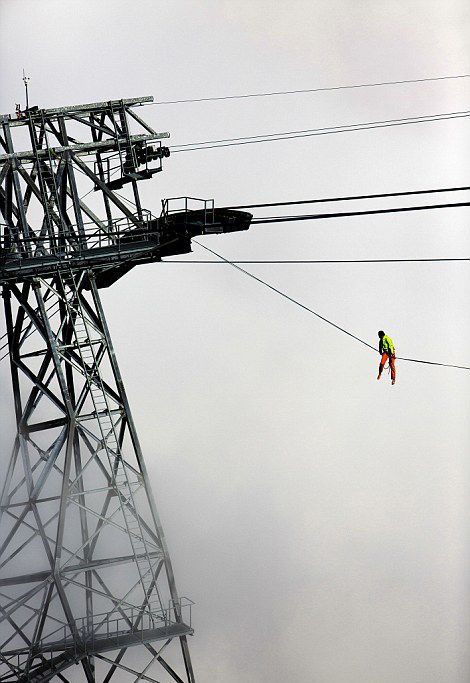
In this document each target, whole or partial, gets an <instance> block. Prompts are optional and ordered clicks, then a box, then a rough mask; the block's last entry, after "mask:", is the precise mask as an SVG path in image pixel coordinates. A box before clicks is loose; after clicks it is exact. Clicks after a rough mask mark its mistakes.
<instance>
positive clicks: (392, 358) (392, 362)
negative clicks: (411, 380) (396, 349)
mask: <svg viewBox="0 0 470 683" xmlns="http://www.w3.org/2000/svg"><path fill="white" fill-rule="evenodd" d="M387 359H388V360H389V361H390V369H391V371H392V382H394V381H395V377H396V370H395V356H394V355H392V354H390V355H389V354H388V353H383V354H382V359H381V361H380V365H379V376H380V375H381V374H382V370H383V369H384V366H385V363H386V362H387Z"/></svg>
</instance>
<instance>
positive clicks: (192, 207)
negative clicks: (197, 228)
mask: <svg viewBox="0 0 470 683" xmlns="http://www.w3.org/2000/svg"><path fill="white" fill-rule="evenodd" d="M183 211H184V212H185V214H186V216H187V218H189V215H190V214H188V212H191V211H199V212H201V214H202V215H203V217H204V225H211V224H212V223H213V222H214V200H213V199H199V198H197V197H170V198H168V199H162V216H163V217H164V218H165V217H167V216H169V215H171V214H173V213H181V212H183Z"/></svg>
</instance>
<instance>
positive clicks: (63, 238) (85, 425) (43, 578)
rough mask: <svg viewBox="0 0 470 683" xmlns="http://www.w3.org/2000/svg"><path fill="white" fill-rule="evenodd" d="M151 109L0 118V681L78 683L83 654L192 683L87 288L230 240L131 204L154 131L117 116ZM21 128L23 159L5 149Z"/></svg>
mask: <svg viewBox="0 0 470 683" xmlns="http://www.w3.org/2000/svg"><path fill="white" fill-rule="evenodd" d="M152 99H153V98H149V97H147V98H145V97H144V98H133V99H130V100H111V101H108V102H97V103H92V104H84V105H77V106H72V107H59V108H54V109H36V108H30V109H28V110H27V111H26V112H22V113H20V117H19V118H18V119H17V120H12V119H11V117H9V116H0V128H1V134H0V151H1V153H0V285H1V286H2V287H3V298H4V307H5V317H6V322H7V337H8V347H9V356H10V371H11V378H12V387H13V403H14V413H15V418H16V424H17V433H16V437H15V440H14V444H13V449H12V454H11V458H10V461H9V464H8V465H7V466H6V467H5V468H4V470H3V471H4V473H5V474H4V481H3V486H2V491H1V496H0V522H1V525H2V526H1V527H0V538H1V543H0V571H1V572H2V575H0V587H2V593H0V596H1V598H2V601H3V606H2V609H1V610H0V631H1V636H0V649H1V655H0V683H9V682H10V681H13V680H15V681H19V682H20V683H23V682H24V683H26V682H27V681H31V682H33V681H37V682H38V683H39V681H44V682H45V681H49V680H52V679H53V678H59V679H60V680H66V679H65V678H64V676H63V674H62V672H63V671H64V670H66V669H67V668H68V667H69V666H71V665H72V664H75V663H80V665H81V667H82V669H83V676H84V680H86V681H87V682H88V683H93V682H96V681H97V680H98V674H97V673H96V670H95V666H94V665H95V657H96V659H98V660H100V664H103V665H104V664H106V666H107V670H106V671H104V672H103V675H102V683H109V681H111V680H112V679H113V677H114V676H115V674H116V672H118V671H119V670H122V671H126V672H128V673H132V674H133V675H135V677H136V678H135V680H136V681H139V680H142V681H143V680H148V681H154V680H156V679H154V678H153V677H152V676H151V675H150V669H152V674H153V669H154V668H155V669H156V670H157V671H158V673H157V674H156V675H157V679H158V681H159V683H166V682H167V681H169V682H170V683H195V677H194V672H193V668H192V664H191V658H190V655H189V649H188V642H187V635H189V634H192V626H191V604H192V603H191V601H189V600H187V599H185V598H180V597H179V594H178V591H177V588H176V582H175V577H174V573H173V568H172V564H171V561H170V556H169V553H168V548H167V545H166V541H165V537H164V534H163V529H162V525H161V522H160V519H159V516H158V512H157V505H156V502H155V500H154V497H153V494H152V491H151V487H150V480H149V476H148V472H147V469H146V465H145V460H144V457H143V454H142V450H141V447H140V443H139V439H138V436H137V431H136V427H135V424H134V421H133V418H132V414H131V410H130V406H129V402H128V399H127V395H126V391H125V388H124V383H123V379H122V377H121V373H120V370H119V366H118V363H117V360H116V354H115V352H114V348H113V345H112V341H111V336H110V332H109V329H108V325H107V322H106V318H105V314H104V310H103V307H102V303H101V299H100V295H99V288H100V287H106V286H109V285H110V284H112V283H113V282H114V281H116V280H117V279H118V278H119V277H121V276H122V275H123V274H125V273H126V272H127V271H128V270H130V268H132V267H133V266H134V265H136V264H138V263H150V262H155V261H159V260H161V257H162V256H170V255H173V254H181V253H187V252H188V251H190V249H191V246H190V240H191V237H193V236H195V235H201V234H216V233H222V232H232V231H238V230H245V229H247V227H248V225H249V221H250V219H251V216H250V214H246V213H243V212H236V211H229V210H219V209H215V210H214V206H213V201H211V200H195V199H191V198H182V199H183V200H184V208H183V210H181V209H180V210H179V211H176V212H175V211H174V210H173V208H172V206H173V204H174V202H179V201H180V200H181V198H176V199H174V200H166V201H165V202H164V203H163V211H162V214H161V216H159V217H155V216H153V215H152V213H151V212H150V211H146V210H144V209H142V207H141V202H140V197H139V192H138V181H139V180H143V179H148V178H150V177H151V176H152V175H153V174H154V173H156V172H158V171H160V170H161V168H162V158H163V157H164V156H168V155H169V150H168V148H162V147H161V143H160V140H161V139H163V138H166V137H168V133H157V132H155V131H154V130H153V128H152V127H150V126H149V125H148V124H146V123H145V122H144V121H143V120H142V119H141V118H140V116H138V115H137V114H136V113H135V111H133V110H132V107H135V106H139V105H142V104H144V103H146V102H149V101H151V100H152ZM131 124H132V126H133V128H134V130H133V131H132V132H131ZM21 127H22V128H23V129H24V130H27V132H28V133H29V136H30V145H28V146H30V150H29V151H26V152H25V151H21V150H17V149H16V143H15V130H16V129H17V128H21ZM136 128H138V130H135V129H136ZM24 130H23V131H21V130H20V131H19V132H20V133H23V132H24ZM79 138H80V139H79ZM150 142H154V143H155V145H154V146H153V147H151V146H149V145H148V143H150ZM85 157H87V158H86V159H85ZM121 187H124V188H125V189H126V188H128V189H129V190H130V191H131V194H130V196H131V198H132V199H129V197H123V196H122V195H118V194H117V192H116V189H121ZM91 193H93V194H92V198H90V199H87V202H85V201H84V200H85V199H86V198H87V197H88V195H90V194H91ZM88 204H90V205H88ZM130 206H133V208H130ZM32 557H34V566H33V567H32V566H31V558H32ZM156 642H159V644H160V645H161V644H162V643H163V645H162V646H161V647H160V649H158V650H157V649H155V647H154V646H153V644H152V643H156ZM136 648H139V667H140V670H139V671H137V670H136V668H135V665H134V664H133V663H132V662H133V658H134V659H135V657H134V655H133V653H135V650H136ZM164 649H165V650H167V651H168V655H167V654H165V658H164V657H163V656H162V652H163V650H164ZM113 650H114V652H115V654H114V655H113V656H112V657H111V656H110V657H109V658H108V657H105V656H104V655H103V654H102V653H103V652H112V651H113ZM140 650H141V651H142V653H143V654H144V655H145V656H147V657H149V658H150V659H149V660H148V661H147V662H145V661H143V660H142V661H140V660H141V656H140ZM171 650H173V652H171ZM170 662H171V664H170ZM100 675H101V674H100Z"/></svg>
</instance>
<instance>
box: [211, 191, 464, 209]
mask: <svg viewBox="0 0 470 683" xmlns="http://www.w3.org/2000/svg"><path fill="white" fill-rule="evenodd" d="M466 190H470V186H468V185H466V186H463V187H439V188H437V189H435V190H407V191H405V192H381V193H379V194H355V195H347V196H346V197H323V198H321V199H298V200H295V201H290V202H266V203H264V204H238V205H237V206H224V207H223V208H224V209H264V208H266V207H271V206H295V205H297V204H323V203H329V202H349V201H352V200H357V199H382V198H385V197H408V196H410V195H420V194H437V193H438V192H464V191H466Z"/></svg>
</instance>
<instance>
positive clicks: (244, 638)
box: [0, 0, 470, 683]
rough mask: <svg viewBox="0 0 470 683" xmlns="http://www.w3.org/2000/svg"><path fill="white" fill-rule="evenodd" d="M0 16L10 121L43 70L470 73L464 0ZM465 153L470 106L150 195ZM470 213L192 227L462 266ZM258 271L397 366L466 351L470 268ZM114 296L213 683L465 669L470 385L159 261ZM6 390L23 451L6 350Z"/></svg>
mask: <svg viewBox="0 0 470 683" xmlns="http://www.w3.org/2000/svg"><path fill="white" fill-rule="evenodd" d="M0 31H1V41H0V64H1V71H0V74H1V76H0V86H1V90H0V112H1V113H7V112H11V113H13V112H14V106H15V102H24V95H23V84H22V81H21V69H22V68H23V67H24V68H25V69H26V71H27V73H28V75H29V76H30V77H31V81H30V92H31V96H30V101H31V103H32V104H38V105H39V106H40V107H53V106H61V105H66V104H78V103H82V102H93V101H103V100H107V99H119V98H127V97H137V96H143V95H154V97H155V100H156V101H158V100H173V99H186V98H198V97H208V96H219V95H232V94H244V93H255V92H270V91H276V90H295V89H300V88H315V87H327V86H336V85H347V84H355V83H367V82H379V81H388V80H403V79H413V78H424V77H432V76H445V75H456V74H465V73H470V51H469V48H468V35H469V32H470V7H469V5H468V3H467V2H465V1H464V0H460V1H459V0H448V1H447V2H445V3H443V2H437V1H433V0H426V1H422V0H413V1H412V2H405V1H404V0H397V1H395V2H393V3H377V2H371V1H368V2H367V1H360V2H357V1H354V0H350V1H348V0H329V1H328V2H326V1H318V0H317V1H316V2H315V3H312V2H300V1H294V2H290V3H277V2H265V1H262V0H254V1H253V2H244V1H241V0H231V1H224V0H219V1H217V2H216V1H213V2H209V1H207V0H199V1H198V2H194V1H192V2H190V1H189V0H186V1H185V0H177V1H176V2H175V1H173V2H168V1H166V0H165V1H156V2H152V1H150V0H147V1H144V0H137V1H134V2H132V3H131V2H127V1H124V0H121V1H118V0H102V1H101V2H93V1H92V0H68V1H67V2H60V1H58V0H57V1H56V0H36V1H34V0H0ZM468 109H470V79H462V80H454V81H438V82H434V83H422V84H408V85H402V86H393V87H392V86H391V87H383V88H374V89H358V90H350V91H345V90H343V91H335V92H327V93H325V92H323V93H313V94H302V95H300V94H299V95H291V96H285V97H269V98H255V99H246V100H226V101H221V102H207V103H193V104H180V105H161V106H152V107H148V108H147V109H142V110H140V111H139V114H140V115H142V116H143V117H144V118H145V119H146V120H148V122H149V123H150V124H151V125H153V126H154V128H155V129H156V130H159V131H169V132H170V133H171V138H170V144H178V143H187V142H194V141H198V140H213V139H218V138H224V137H237V136H242V135H256V134H262V133H273V132H280V131H289V130H300V129H306V128H316V127H322V126H334V125H341V124H350V123H357V122H363V121H373V120H382V119H392V118H402V117H410V116H418V115H428V114H435V113H441V112H448V111H460V110H468ZM469 142H470V134H469V127H468V121H467V119H459V120H452V121H445V122H439V123H429V124H420V125H414V126H405V127H401V128H400V127H399V128H388V129H384V130H371V131H362V132H355V133H344V134H338V135H331V136H324V137H317V138H304V139H299V140H288V141H282V142H273V143H266V144H264V143H263V144H257V145H245V146H240V147H228V148H224V149H220V150H216V149H213V150H204V151H198V152H196V151H195V152H188V153H180V154H174V155H172V156H171V157H170V158H169V159H168V160H165V161H166V163H164V171H163V173H161V174H159V175H157V176H156V177H154V178H153V179H152V180H151V181H148V182H143V183H141V185H142V189H141V197H142V201H143V205H144V206H147V207H148V208H150V209H152V210H153V211H154V212H155V213H158V212H159V207H160V200H161V199H162V198H165V197H175V196H180V195H190V196H194V197H204V198H212V197H213V198H214V199H215V200H216V205H219V206H224V205H229V204H245V203H251V202H264V201H266V202H269V201H282V200H286V201H287V200H298V199H302V198H313V197H328V196H331V197H334V196H342V195H348V194H365V193H372V192H377V193H379V192H394V191H401V190H413V189H422V188H434V187H436V188H437V187H447V186H448V187H450V186H460V185H466V184H468V178H469V177H470V175H469V172H470V161H469V156H468V149H469ZM464 196H465V197H467V198H468V194H467V195H462V196H459V199H458V200H459V201H463V197H464ZM441 199H442V201H446V200H447V199H449V200H451V201H452V200H454V199H456V197H455V196H454V197H451V196H446V195H441V196H440V197H439V200H441ZM411 201H414V200H409V201H408V204H409V203H410V202H411ZM402 204H403V205H405V204H406V202H402ZM395 205H396V206H398V205H399V202H392V201H391V200H388V201H386V200H383V201H382V202H378V201H377V202H376V203H375V204H374V206H377V207H379V208H382V207H387V206H395ZM334 207H335V210H340V209H341V208H343V207H345V205H341V204H335V205H334ZM367 207H369V204H367ZM325 208H331V205H326V206H325ZM348 208H349V207H348ZM359 208H365V204H360V206H359ZM289 210H290V209H288V211H289ZM269 211H273V210H269V209H268V210H259V212H258V215H267V214H268V212H269ZM288 211H287V212H288ZM468 225H469V213H468V208H463V209H449V210H442V211H433V212H418V213H416V214H411V213H410V214H395V215H388V216H383V217H378V216H371V217H358V218H348V219H339V220H335V221H315V222H307V221H304V222H299V223H286V224H278V225H261V226H253V227H252V228H251V229H250V231H249V232H246V233H242V234H238V235H228V236H220V237H206V238H200V241H201V242H204V243H205V244H207V245H208V246H209V247H210V248H213V249H214V250H215V251H218V252H220V253H221V254H223V256H224V257H225V258H227V259H234V260H236V259H240V260H241V259H302V258H312V259H340V258H351V259H352V258H364V259H367V258H426V257H428V258H430V257H463V256H469V246H470V244H469V242H470V240H469V236H468ZM186 258H187V260H190V259H191V258H197V259H199V258H201V259H205V258H210V256H208V255H207V253H206V252H203V250H202V249H200V248H199V247H197V246H194V252H193V254H192V255H188V257H186ZM246 268H247V269H248V270H250V271H251V272H253V273H255V274H256V275H257V276H259V277H261V278H263V279H266V280H267V281H268V282H269V283H271V284H273V285H274V286H275V287H277V288H279V289H281V290H283V291H285V292H286V293H287V294H288V295H289V296H291V297H293V298H295V299H298V300H299V301H301V302H302V303H303V304H305V305H306V306H309V307H310V308H313V309H314V310H315V311H318V312H319V313H320V314H321V315H323V316H325V317H327V318H329V319H331V320H333V321H334V322H335V323H337V324H338V325H341V326H342V327H344V328H346V329H347V330H350V331H351V332H352V333H354V334H356V335H358V336H359V337H361V338H363V339H366V340H367V341H368V342H369V343H372V344H376V342H377V341H378V339H377V330H378V329H384V330H385V331H386V332H387V333H388V334H390V336H391V337H392V338H393V340H394V341H395V344H396V347H397V353H398V354H399V355H401V356H406V357H411V358H418V359H426V360H434V361H438V362H444V363H455V364H459V365H469V353H468V329H469V322H470V320H469V317H470V314H469V309H468V300H469V293H470V291H469V290H470V279H469V277H468V263H428V264H426V263H416V264H410V263H403V264H342V265H252V266H246ZM102 298H103V302H104V305H105V310H106V312H107V316H108V322H109V325H110V329H111V334H112V336H113V341H114V344H115V347H116V351H117V354H118V360H119V362H120V366H121V370H122V374H123V376H124V380H125V383H126V387H127V390H128V394H129V398H130V400H131V407H132V410H133V414H134V418H135V421H136V424H137V428H138V430H139V433H140V437H141V440H142V445H143V449H144V454H145V458H146V462H147V466H148V468H149V471H150V476H151V479H152V486H153V490H154V493H155V495H156V499H157V504H158V508H159V512H160V515H161V518H162V521H163V524H164V528H165V532H166V537H167V541H168V545H169V548H170V553H171V556H172V560H173V564H174V568H175V573H176V580H177V584H178V588H179V592H180V594H181V595H187V596H188V597H190V598H191V599H192V600H194V601H195V602H196V607H195V609H194V625H195V636H194V638H192V639H190V647H191V655H192V658H193V663H194V667H195V672H196V678H197V681H198V683H213V682H219V681H220V682H221V683H285V682H286V681H296V683H377V682H378V681H380V683H397V681H399V682H400V683H421V682H423V681H426V683H438V682H439V683H442V682H444V681H445V683H463V682H464V681H467V680H468V677H469V665H468V641H469V635H470V634H469V616H468V615H469V613H468V567H469V554H468V508H469V499H470V498H469V496H470V490H469V482H470V471H469V470H470V468H469V465H468V445H469V436H470V435H469V429H468V421H467V416H468V410H469V407H470V406H469V391H468V389H469V373H468V372H465V371H462V370H452V369H448V368H439V367H432V366H426V365H419V364H411V363H404V362H397V384H396V386H394V387H391V386H390V382H389V378H388V375H386V374H384V377H383V379H382V381H381V382H380V383H379V382H377V381H376V379H375V378H376V374H377V364H378V355H374V353H373V352H372V351H371V350H370V349H367V348H366V347H364V346H362V345H360V344H359V343H357V342H355V341H354V340H353V339H351V338H350V337H347V336H345V335H343V334H341V333H340V332H339V331H337V330H335V329H333V328H331V327H328V326H326V325H325V324H324V323H322V322H321V321H320V320H318V319H317V318H315V317H314V316H312V315H309V314H308V313H307V312H306V311H304V310H301V309H300V308H298V307H296V306H294V305H293V304H292V303H289V302H287V301H286V300H284V299H281V298H280V297H279V296H278V295H276V294H275V293H273V292H272V291H268V290H267V289H266V288H263V287H262V286H261V285H259V284H257V283H255V282H253V281H252V280H250V279H249V278H247V277H246V276H243V275H242V274H240V273H238V272H236V271H235V270H234V269H233V268H231V267H230V266H222V265H199V264H191V265H190V264H173V265H172V264H171V263H166V264H165V263H162V264H151V265H146V266H141V267H139V268H136V269H134V271H132V272H131V273H130V274H128V275H127V276H126V277H124V278H123V279H121V280H120V281H119V282H118V283H116V284H115V285H114V286H113V287H112V288H111V289H109V290H103V292H102ZM2 315H3V314H2ZM2 325H3V328H2V330H1V333H3V331H4V321H3V318H2ZM0 381H1V386H2V394H1V407H2V425H4V429H2V435H1V437H0V445H1V447H2V455H1V462H2V463H4V464H5V463H6V462H7V459H8V456H9V448H10V443H11V438H12V433H13V426H12V406H11V405H10V404H11V397H10V393H9V392H10V384H9V382H10V379H9V373H8V366H7V365H6V364H5V361H3V362H2V363H0ZM77 671H78V669H77ZM150 675H151V672H150ZM77 676H78V678H77V681H80V680H81V679H80V675H79V674H78V673H77ZM113 680H114V679H113ZM116 680H119V681H122V682H123V683H124V682H125V681H129V680H131V678H130V677H129V676H127V674H124V673H123V674H122V678H118V679H116Z"/></svg>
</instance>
